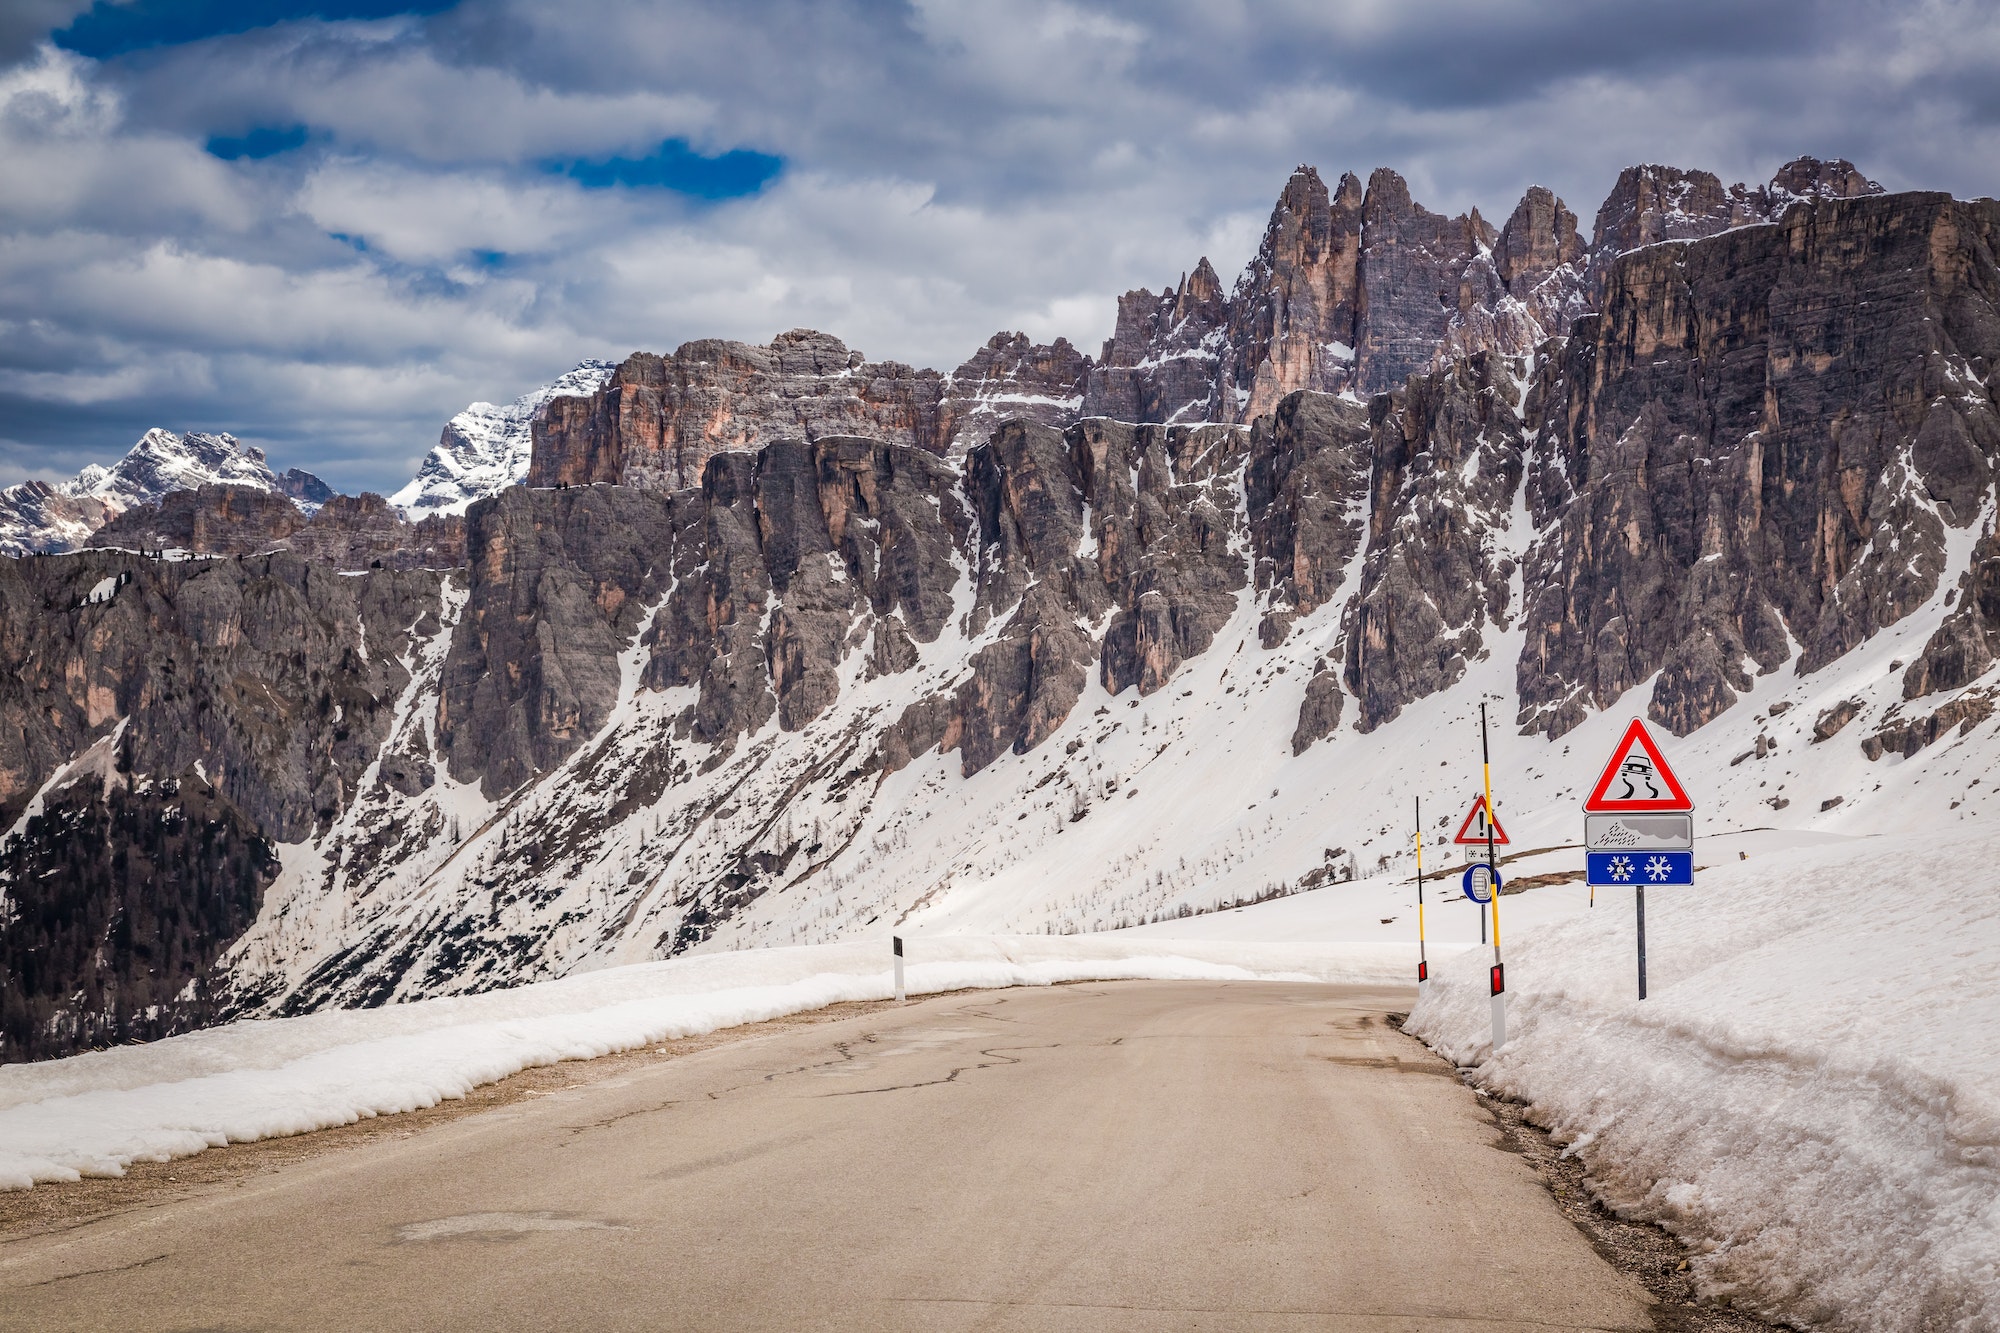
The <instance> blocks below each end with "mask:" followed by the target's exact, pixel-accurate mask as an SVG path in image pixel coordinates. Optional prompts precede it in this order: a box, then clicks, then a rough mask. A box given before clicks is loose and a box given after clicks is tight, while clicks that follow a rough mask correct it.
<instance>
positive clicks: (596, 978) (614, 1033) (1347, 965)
mask: <svg viewBox="0 0 2000 1333" xmlns="http://www.w3.org/2000/svg"><path fill="white" fill-rule="evenodd" d="M908 947H909V950H910V957H909V958H908V959H907V963H908V967H907V981H908V990H909V992H910V993H911V994H930V993H935V992H939V991H948V990H963V989H972V988H991V987H1003V986H1038V985H1051V984H1054V983H1056V982H1063V981H1114V980H1128V979H1155V980H1309V981H1329V982H1358V983H1364V984H1395V985H1405V984H1408V982H1409V979H1410V977H1411V976H1412V975H1413V974H1414V970H1415V958H1416V950H1415V946H1414V945H1391V944H1241V943H1213V942H1209V941H1165V940H1116V939H1107V938H1104V937H1102V936H1029V937H1020V938H996V937H987V938H977V937H945V938H931V939H920V940H911V941H909V942H908ZM1437 952H1438V950H1436V949H1434V950H1433V953H1437ZM889 968H890V953H889V942H888V940H886V939H880V940H867V941H860V942H850V943H843V944H823V945H809V946H803V947H799V948H789V949H757V950H750V951H745V952H741V953H725V954H709V955H703V956H698V957H693V958H684V959H675V960H671V961H668V962H662V963H643V964H638V965H635V966H631V967H620V968H612V969H608V970H606V971H603V972H595V973H587V974H584V975H580V976H574V977H568V978H564V979H562V980H560V981H550V982H542V983H537V984H534V985H528V986H521V987H517V988H514V989H511V990H504V991H489V992H487V993H485V994H482V995H471V996H453V997H447V998H442V999H434V1000H422V1001H418V1002H415V1003H412V1004H400V1005H390V1006H387V1007H385V1008H380V1009H362V1010H332V1011H327V1012H323V1013H317V1014H310V1015H307V1016H305V1017H302V1018H287V1019H264V1020H254V1021H246V1022H240V1023H232V1024H229V1025H227V1026H225V1027H219V1028H211V1029H208V1030H206V1031H202V1032H194V1033H189V1034H187V1035H186V1036H181V1037H170V1038H167V1039H166V1040H164V1041H158V1042H153V1043H151V1044H149V1045H144V1046H121V1047H116V1048H113V1049H111V1050H106V1051H97V1052H92V1053H89V1054H85V1055H78V1056H71V1057H69V1058H67V1059H63V1060H52V1061H47V1062H45V1063H40V1064H19V1065H5V1066H0V1188H11V1189H23V1188H27V1187H29V1186H32V1185H34V1184H36V1183H38V1182H43V1181H62V1180H76V1179H78V1178H79V1177H82V1176H93V1175H94V1176H106V1175H120V1174H123V1172H124V1168H125V1167H126V1166H127V1165H129V1164H130V1163H132V1162H136V1161H166V1160H169V1159H172V1158H175V1157H185V1156H188V1155H190V1154H193V1153H198V1152H200V1151H202V1150H203V1149H204V1148H210V1147H220V1146H221V1145H223V1144H225V1143H247V1142H252V1141H254V1140H257V1139H264V1138H274V1137H278V1136H282V1135H287V1134H299V1133H304V1132H306V1131H309V1130H315V1129H325V1128H329V1127H331V1126H334V1125H344V1124H350V1123H352V1122H353V1121H356V1120H359V1119H362V1118H364V1117H368V1116H375V1115H387V1114H393V1113H395V1112H398V1111H410V1110H416V1109H418V1108H420V1107H426V1106H434V1105H436V1104H437V1103H438V1102H440V1101H442V1100H446V1099H449V1098H456V1097H463V1096H464V1095H465V1094H466V1093H467V1092H469V1091H471V1090H472V1089H473V1088H476V1087H479V1086H481V1085H483V1084H486V1083H491V1082H494V1081H496V1080H498V1079H502V1078H506V1077H507V1076H508V1075H510V1074H515V1073H518V1072H520V1071H521V1070H523V1069H528V1068H532V1067H534V1066H537V1065H547V1064H554V1063H556V1062H557V1061H560V1060H575V1059H588V1058H591V1057H595V1056H600V1055H608V1054H611V1053H613V1052H615V1051H622V1050H631V1049H635V1048H637V1047H641V1046H645V1045H647V1044H649V1043H652V1042H656V1041H665V1040H670V1039H672V1038H676V1037H688V1036H695V1035H698V1034H700V1033H704V1032H712V1031H715V1030H716V1029H718V1028H724V1027H731V1026H735V1025H737V1024H742V1023H754V1022H760V1021H763V1020H765V1019H771V1018H777V1017H781V1016H783V1015H785V1014H793V1013H800V1012H803V1011H805V1010H809V1009H819V1008H823V1007H825V1006H827V1005H831V1004H839V1003H842V1002H846V1001H854V1000H882V999H888V998H890V996H891V995H892V994H893V982H892V980H891V972H890V970H889Z"/></svg>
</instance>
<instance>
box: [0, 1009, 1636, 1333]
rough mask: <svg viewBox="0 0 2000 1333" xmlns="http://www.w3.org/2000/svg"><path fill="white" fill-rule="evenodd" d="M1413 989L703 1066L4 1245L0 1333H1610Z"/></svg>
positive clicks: (1588, 1286) (851, 1045) (731, 1058)
mask: <svg viewBox="0 0 2000 1333" xmlns="http://www.w3.org/2000/svg"><path fill="white" fill-rule="evenodd" d="M1411 998H1412V994H1411V993H1410V992H1397V991H1382V990H1371V989H1365V988H1359V987H1343V986H1324V985H1310V984H1304V983H1299V984H1291V983H1280V982H1243V983H1214V982H1116V983H1104V984H1088V985H1074V986H1059V987H1051V988H1045V989H1031V990H1011V991H998V992H989V993H960V994H954V995H945V996H936V997H932V998H930V999H926V1000H923V1001H919V1002H916V1003H912V1004H910V1005H908V1006H905V1007H900V1008H892V1009H885V1010H880V1011H877V1012H874V1013H868V1014H860V1015H857V1016H855V1017H852V1018H848V1019H841V1020H837V1021H831V1022H827V1023H823V1024H818V1025H813V1026H807V1027H798V1028H793V1029H789V1030H782V1031H777V1032H772V1033H768V1034H763V1035H757V1036H752V1037H749V1038H746V1039H745V1040H741V1041H736V1042H731V1043H728V1044H725V1045H721V1046H717V1047H714V1048H712V1049H709V1050H705V1051H701V1052H699V1053H696V1054H692V1055H688V1056H686V1057H684V1058H680V1059H674V1060H671V1061H665V1062H662V1063H659V1064H655V1065H649V1066H645V1067H643V1068H639V1069H637V1070H636V1072H621V1073H619V1074H617V1075H616V1076H613V1077H608V1078H603V1079H599V1080H596V1081H591V1082H586V1083H583V1084H581V1085H579V1086H577V1087H574V1088H570V1089H567V1090H563V1091H558V1092H554V1093H551V1094H549V1095H546V1096H542V1097H538V1098H534V1099H531V1100H526V1101H520V1102H515V1103H513V1104H511V1105H505V1106H500V1107H498V1108H496V1109H493V1110H489V1111H485V1112H481V1113H478V1114H472V1115H466V1116H463V1117H460V1118H456V1119H450V1120H444V1121H440V1122H439V1123H437V1124H435V1125H432V1126H430V1127H428V1128H425V1129H423V1130H421V1131H420V1132H417V1133H413V1134H411V1135H410V1136H408V1137H405V1138H399V1139H393V1140H383V1139H375V1140H371V1141H369V1142H368V1143H366V1144H365V1145H363V1146H360V1147H356V1148H353V1149H348V1150H343V1151H339V1152H334V1153H329V1154H327V1155H324V1156H319V1157H314V1158H310V1159H307V1160H302V1161H297V1162H292V1163H289V1164H287V1165H285V1166H283V1167H281V1168H279V1169H276V1170H273V1171H270V1172H267V1173H264V1174H257V1175H246V1176H245V1177H244V1178H240V1179H236V1180H233V1181H230V1182H228V1183H226V1184H224V1185H220V1186H216V1187H213V1188H210V1189H207V1190H205V1191H203V1192H200V1193H197V1194H195V1195H194V1196H192V1197H182V1198H176V1199H172V1200H170V1201H167V1202H163V1203H160V1204H158V1205H157V1206H149V1207H136V1208H130V1209H127V1210H125V1211H122V1212H119V1213H116V1214H113V1215H110V1216H106V1217H103V1218H99V1219H96V1220H93V1221H90V1222H87V1223H84V1224H82V1225H78V1226H73V1227H70V1228H69V1229H65V1230H55V1231H50V1232H46V1233H44V1234H39V1235H35V1234H31V1235H25V1236H20V1237H17V1238H14V1239H10V1240H7V1241H5V1242H0V1329H6V1330H14V1329H24V1330H25V1329H34V1330H37V1331H38V1333H53V1331H54V1330H68V1329H118V1330H152V1329H159V1330H167V1329H174V1330H190V1329H210V1328H216V1329H230V1330H251V1329H371V1330H401V1329H410V1330H417V1329H422V1330H443V1329H460V1328H462V1329H480V1330H487V1329H503V1330H512V1329H522V1330H528V1329H536V1330H539V1329H569V1328H576V1329H593V1330H597V1329H603V1330H622V1329H647V1330H661V1329H673V1330H678V1329H689V1330H694V1329H699V1330H738V1329H746V1330H747V1329H760V1330H761V1329H787V1330H789V1329H829V1330H847V1329H853V1330H862V1329H866V1330H880V1329H923V1330H932V1329H937V1330H973V1329H978V1330H1058V1329H1060V1330H1110V1331H1113V1333H1123V1331H1124V1330H1161V1329H1200V1330H1236V1329H1258V1330H1263V1329H1283V1330H1292V1329H1297V1330H1306V1329H1313V1330H1326V1329H1341V1330H1344V1329H1355V1330H1370V1331H1371V1333H1372V1331H1378V1330H1379V1331H1381V1333H1391V1331H1395V1333H1401V1331H1403V1330H1408V1331H1409V1333H1418V1331H1419V1330H1426V1331H1428V1330H1452V1329H1466V1330H1480V1331H1481V1333H1510V1331H1511V1330H1529V1329H1536V1330H1546V1329H1630V1330H1644V1329H1651V1328H1652V1327H1653V1321H1652V1319H1651V1317H1650V1315H1649V1301H1648V1298H1647V1297H1646V1296H1645V1295H1644V1294H1643V1293H1642V1292H1641V1291H1640V1290H1639V1288H1638V1287H1636V1286H1635V1285H1634V1284H1632V1283H1631V1282H1630V1281H1628V1280H1627V1279H1626V1278H1624V1277H1622V1276H1620V1275H1619V1274H1618V1273H1617V1272H1615V1271H1614V1270H1613V1269H1612V1268H1611V1267H1610V1265H1609V1264H1607V1263H1606V1262H1605V1261H1604V1260H1603V1259H1601V1258H1600V1257H1599V1256H1598V1254H1597V1252H1596V1251H1595V1250H1593V1249H1592V1247H1591V1245H1590V1244H1589V1243H1588V1242H1587V1241H1586V1240H1585V1239H1584V1237H1583V1236H1582V1235H1581V1234H1580V1233H1578V1232H1577V1231H1576V1230H1575V1229H1573V1228H1572V1227H1571V1226H1570V1224H1569V1223H1568V1222H1566V1221H1564V1220H1563V1218H1562V1217H1561V1216H1560V1215H1559V1214H1558V1212H1557V1211H1556V1208H1555V1206H1554V1205H1553V1203H1552V1202H1551V1200H1550V1199H1549V1197H1548V1194H1547V1192H1546V1191H1545V1190H1544V1189H1543V1187H1542V1185H1541V1183H1540V1182H1539V1180H1538V1179H1537V1178H1536V1176H1535V1175H1534V1174H1533V1172H1532V1171H1531V1169H1530V1168H1529V1167H1528V1166H1527V1165H1526V1163H1524V1162H1523V1161H1522V1160H1521V1159H1520V1157H1519V1156H1517V1155H1515V1154H1513V1153H1510V1152H1507V1151H1505V1150H1503V1149H1502V1148H1501V1147H1500V1146H1499V1144H1500V1135H1499V1133H1498V1132H1497V1131H1496V1129H1495V1127H1494V1126H1493V1123H1492V1121H1491V1119H1490V1118H1489V1117H1488V1116H1487V1115H1486V1114H1485V1113H1484V1112H1482V1111H1481V1110H1480V1109H1479V1107H1478V1105H1477V1103H1476V1102H1475V1100H1474V1098H1473V1096H1472V1094H1471V1092H1470V1091H1469V1090H1467V1089H1466V1088H1465V1087H1464V1086H1463V1085H1461V1084H1460V1083H1459V1081H1458V1080H1457V1079H1456V1078H1455V1077H1454V1076H1453V1074H1452V1071H1451V1070H1450V1069H1449V1068H1448V1067H1447V1066H1446V1065H1444V1064H1443V1063H1442V1062H1440V1061H1438V1060H1437V1059H1435V1058H1434V1057H1432V1056H1431V1055H1430V1054H1429V1053H1428V1052H1426V1051H1425V1050H1424V1049H1423V1048H1422V1047H1421V1046H1419V1045H1418V1044H1417V1043H1415V1042H1414V1041H1412V1040H1410V1039H1409V1038H1406V1037H1404V1036H1402V1035H1401V1034H1400V1033H1398V1032H1396V1031H1394V1030H1393V1029H1392V1028H1390V1027H1389V1026H1388V1025H1387V1024H1386V1023H1385V1021H1384V1015H1385V1014H1386V1013H1387V1012H1388V1011H1390V1010H1392V1009H1398V1008H1404V1007H1407V1005H1408V1003H1409V1001H1410V1000H1411Z"/></svg>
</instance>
